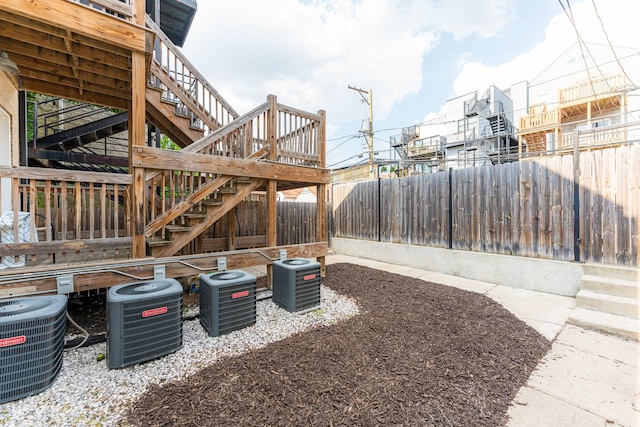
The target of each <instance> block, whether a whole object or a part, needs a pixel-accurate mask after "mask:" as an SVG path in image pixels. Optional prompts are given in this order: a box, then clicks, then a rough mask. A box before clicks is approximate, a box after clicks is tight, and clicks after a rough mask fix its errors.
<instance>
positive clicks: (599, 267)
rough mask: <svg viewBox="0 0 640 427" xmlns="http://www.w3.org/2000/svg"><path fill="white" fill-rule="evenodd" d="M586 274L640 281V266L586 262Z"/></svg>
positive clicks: (584, 269)
mask: <svg viewBox="0 0 640 427" xmlns="http://www.w3.org/2000/svg"><path fill="white" fill-rule="evenodd" d="M583 271H584V274H585V275H588V276H599V277H606V278H609V279H618V280H628V281H630V282H634V283H636V284H637V283H640V268H636V267H624V266H618V265H606V264H585V265H584V267H583Z"/></svg>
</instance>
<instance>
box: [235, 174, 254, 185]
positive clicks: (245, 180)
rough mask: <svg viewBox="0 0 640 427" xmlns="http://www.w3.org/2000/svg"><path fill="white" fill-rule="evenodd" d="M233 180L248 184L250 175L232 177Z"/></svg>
mask: <svg viewBox="0 0 640 427" xmlns="http://www.w3.org/2000/svg"><path fill="white" fill-rule="evenodd" d="M234 181H235V182H239V183H242V184H249V183H250V182H251V177H249V176H239V177H237V178H235V179H234Z"/></svg>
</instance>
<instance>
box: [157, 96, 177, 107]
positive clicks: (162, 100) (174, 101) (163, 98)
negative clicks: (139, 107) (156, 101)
mask: <svg viewBox="0 0 640 427" xmlns="http://www.w3.org/2000/svg"><path fill="white" fill-rule="evenodd" d="M160 101H161V102H164V103H165V104H169V105H173V106H175V105H178V104H180V101H178V100H177V99H169V98H165V97H164V96H161V97H160Z"/></svg>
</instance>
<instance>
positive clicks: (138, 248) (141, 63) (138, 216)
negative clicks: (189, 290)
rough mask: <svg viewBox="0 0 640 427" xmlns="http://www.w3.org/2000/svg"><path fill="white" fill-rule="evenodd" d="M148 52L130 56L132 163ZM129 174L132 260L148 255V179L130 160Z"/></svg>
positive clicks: (141, 135) (141, 10)
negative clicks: (146, 243)
mask: <svg viewBox="0 0 640 427" xmlns="http://www.w3.org/2000/svg"><path fill="white" fill-rule="evenodd" d="M133 12H134V20H135V23H136V24H138V25H141V26H144V18H145V2H144V1H143V0H136V2H135V4H134V9H133ZM146 81H147V74H146V67H145V52H141V51H133V52H132V53H131V104H130V106H129V159H131V158H132V157H133V156H132V155H131V154H132V152H133V150H135V149H136V147H138V146H144V145H145V90H146ZM129 171H130V172H131V173H132V175H133V184H132V186H133V189H132V192H131V197H132V203H131V205H130V206H131V219H132V221H131V224H132V230H131V236H132V237H133V244H132V251H131V252H132V256H133V257H134V258H141V257H144V256H145V255H146V249H145V239H144V227H145V203H146V201H145V195H144V192H145V179H144V168H138V167H136V165H134V164H132V163H131V160H129Z"/></svg>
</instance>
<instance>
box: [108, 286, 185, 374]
mask: <svg viewBox="0 0 640 427" xmlns="http://www.w3.org/2000/svg"><path fill="white" fill-rule="evenodd" d="M180 348H182V285H180V283H178V281H176V280H174V279H163V280H149V281H146V282H137V283H129V284H124V285H118V286H114V287H112V288H111V289H109V292H108V293H107V366H108V367H109V369H113V368H121V367H123V366H128V365H133V364H136V363H140V362H145V361H147V360H152V359H155V358H157V357H160V356H164V355H167V354H169V353H173V352H174V351H177V350H179V349H180Z"/></svg>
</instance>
